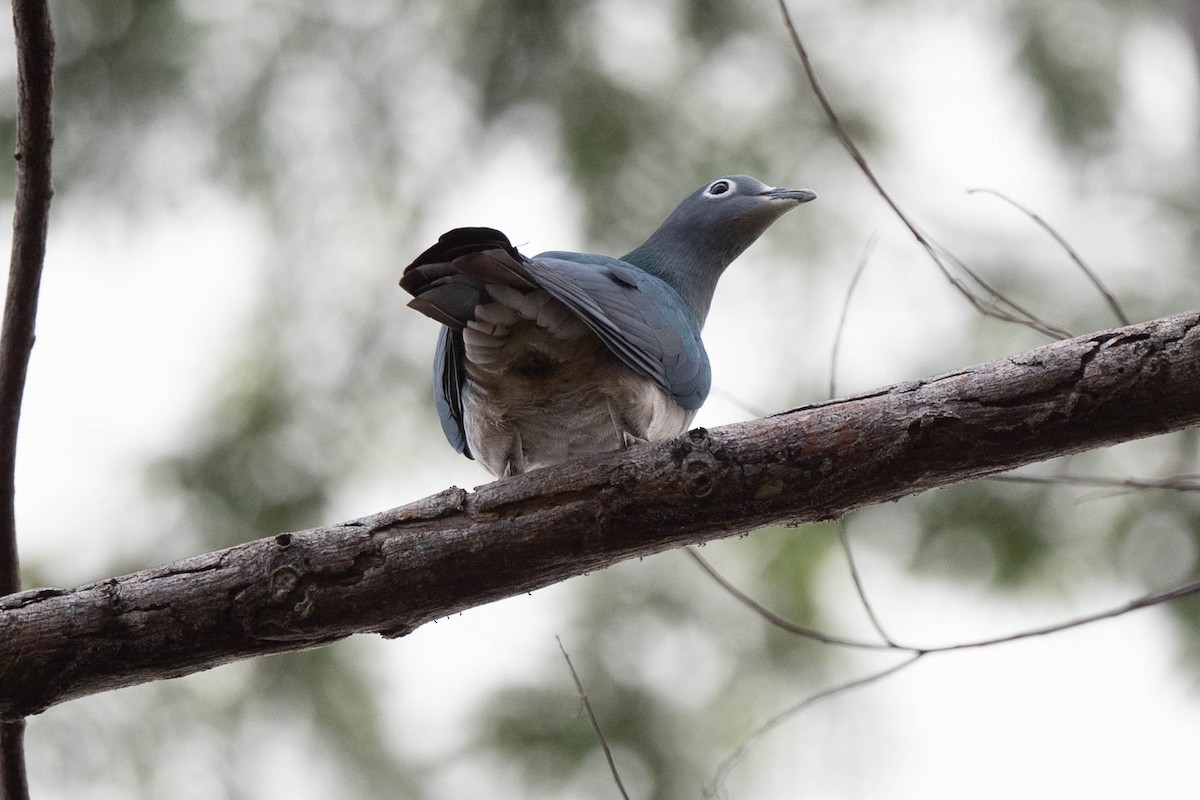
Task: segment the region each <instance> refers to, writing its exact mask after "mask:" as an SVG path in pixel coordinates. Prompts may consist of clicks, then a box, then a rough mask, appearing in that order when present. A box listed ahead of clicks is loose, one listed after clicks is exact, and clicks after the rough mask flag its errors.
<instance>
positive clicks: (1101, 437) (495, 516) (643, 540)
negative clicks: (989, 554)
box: [0, 312, 1200, 718]
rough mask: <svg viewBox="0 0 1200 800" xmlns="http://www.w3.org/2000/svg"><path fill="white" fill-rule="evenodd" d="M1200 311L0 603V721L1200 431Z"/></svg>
mask: <svg viewBox="0 0 1200 800" xmlns="http://www.w3.org/2000/svg"><path fill="white" fill-rule="evenodd" d="M1198 387H1200V312H1191V313H1186V314H1180V315H1177V316H1173V317H1168V318H1165V319H1161V320H1156V321H1153V322H1147V323H1142V324H1139V325H1132V326H1129V327H1126V328H1121V329H1117V330H1112V331H1105V332H1100V333H1095V334H1091V335H1089V336H1084V337H1080V338H1077V339H1070V340H1064V341H1061V342H1055V343H1053V344H1050V345H1047V346H1044V347H1040V348H1038V349H1036V350H1032V351H1030V352H1027V353H1022V354H1020V355H1016V356H1011V357H1008V358H1004V359H1000V360H998V361H993V362H990V363H987V364H982V365H978V366H974V367H970V368H967V369H963V370H960V371H957V372H952V373H948V374H946V375H941V376H938V377H935V378H930V379H928V380H923V381H915V382H912V383H906V384H901V385H898V386H893V387H890V388H886V389H881V390H879V391H876V392H872V393H870V394H865V395H862V396H859V397H853V398H849V399H844V400H837V401H832V402H827V403H821V404H819V405H815V406H809V407H805V408H801V409H797V410H794V411H790V412H788V413H785V414H780V415H778V416H774V417H770V418H767V419H762V420H756V421H753V422H747V423H742V424H738V425H730V426H727V427H723V428H719V429H715V430H708V431H706V430H702V429H698V430H695V431H692V432H690V433H688V434H686V435H685V436H682V437H680V438H678V439H675V440H672V441H669V442H662V443H658V444H652V445H644V446H640V447H635V448H632V449H631V450H629V451H626V452H624V453H612V454H606V455H601V456H596V457H594V458H590V459H586V460H581V461H577V462H572V463H569V464H564V465H562V466H560V467H557V468H554V469H547V470H538V471H535V472H532V473H529V474H527V475H522V476H518V477H515V478H510V479H507V480H502V481H497V482H495V483H491V484H487V485H485V486H482V487H479V488H478V489H476V490H475V491H474V492H467V491H464V490H461V489H457V488H451V489H448V490H446V491H444V492H442V493H440V494H437V495H434V496H432V497H427V498H425V499H423V500H420V501H418V502H416V503H413V504H411V505H408V506H404V507H401V508H397V509H393V510H391V511H385V512H383V513H380V514H376V515H374V516H370V517H366V518H363V519H359V520H354V521H351V522H345V523H342V524H339V525H331V526H328V527H323V528H317V529H313V530H308V531H301V532H297V533H284V534H280V535H278V536H275V537H273V538H269V539H260V540H258V541H252V542H248V543H246V544H242V545H238V546H236V547H232V548H229V549H227V550H222V551H219V552H215V553H208V554H205V555H199V556H195V557H193V558H188V559H184V560H182V561H177V562H175V563H172V564H167V565H165V566H161V567H157V568H155V569H149V570H144V571H142V572H138V573H135V574H132V575H126V576H124V577H120V578H112V579H109V580H105V581H100V582H98V583H94V584H90V585H87V586H82V587H80V588H77V589H73V590H61V589H39V590H32V591H26V592H23V593H20V594H16V595H12V596H10V597H7V598H0V642H2V643H3V647H2V649H0V715H3V716H5V717H10V718H13V717H17V716H20V715H22V714H30V713H36V712H38V711H41V710H42V709H44V708H46V707H47V706H50V705H52V704H54V703H59V702H62V701H64V700H68V699H71V698H74V697H79V696H82V695H86V694H90V693H93V692H99V691H104V690H107V689H113V688H117V687H120V686H128V685H130V684H134V683H139V682H143V681H149V680H155V679H160V678H168V677H175V676H179V675H186V674H189V673H192V672H197V671H199V670H203V669H208V668H210V667H213V666H216V665H218V664H222V663H226V662H229V661H233V660H235V659H241V658H248V657H251V656H256V655H263V654H266V653H278V652H283V651H289V650H300V649H304V648H310V647H317V646H320V645H323V644H326V643H328V642H332V641H335V640H338V639H341V638H343V637H346V636H349V635H351V634H354V633H363V632H378V633H382V634H384V635H386V636H400V635H403V634H405V633H408V632H410V631H412V630H413V629H415V628H416V627H417V626H419V625H421V624H423V623H425V622H429V621H430V620H434V619H438V618H440V617H445V616H447V615H449V614H454V613H456V612H459V611H463V610H465V609H468V608H471V607H473V606H477V605H481V604H483V603H487V602H490V601H492V600H497V599H500V598H503V597H509V596H512V595H516V594H519V593H523V592H529V591H532V590H534V589H538V588H540V587H543V586H547V585H549V584H552V583H555V582H557V581H561V580H563V579H565V578H568V577H571V576H574V575H580V574H583V573H585V572H589V571H592V570H596V569H601V568H603V567H606V566H609V565H610V564H614V563H616V562H618V561H621V560H623V559H628V558H634V557H637V556H644V555H649V554H651V553H656V552H659V551H662V550H666V549H668V548H673V547H678V546H681V545H685V544H694V543H697V542H703V541H706V540H709V539H715V538H720V537H726V536H732V535H736V534H741V533H745V532H748V531H751V530H754V529H755V528H759V527H762V526H764V525H769V524H779V523H784V524H798V523H803V522H809V521H815V520H823V519H830V518H835V517H838V516H840V515H842V514H844V513H846V512H847V511H849V510H851V509H854V508H858V507H860V506H863V505H867V504H872V503H879V502H884V501H887V500H895V499H897V498H900V497H904V496H906V495H911V494H915V493H918V492H921V491H924V490H926V489H931V488H934V487H938V486H945V485H948V484H952V483H957V482H960V481H965V480H969V479H972V478H978V477H981V476H985V475H989V474H992V473H996V472H1000V471H1003V470H1007V469H1011V468H1013V467H1016V466H1020V465H1022V464H1027V463H1030V462H1034V461H1039V460H1043V459H1046V458H1051V457H1053V456H1059V455H1066V454H1069V453H1075V452H1078V451H1082V450H1086V449H1090V448H1096V447H1102V446H1105V445H1110V444H1114V443H1117V442H1121V441H1126V440H1130V439H1135V438H1139V437H1143V436H1148V435H1152V434H1158V433H1166V432H1168V431H1172V430H1178V429H1181V428H1184V427H1188V426H1192V425H1195V424H1196V423H1197V422H1198V421H1200V391H1198Z"/></svg>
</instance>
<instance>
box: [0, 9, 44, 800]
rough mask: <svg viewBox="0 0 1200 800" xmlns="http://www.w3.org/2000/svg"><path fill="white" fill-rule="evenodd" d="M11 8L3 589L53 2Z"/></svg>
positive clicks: (32, 293) (7, 738) (0, 333)
mask: <svg viewBox="0 0 1200 800" xmlns="http://www.w3.org/2000/svg"><path fill="white" fill-rule="evenodd" d="M12 10H13V29H14V33H15V37H16V44H17V141H16V150H15V152H14V156H15V158H16V160H17V189H16V210H15V213H14V216H13V242H12V257H11V261H10V263H9V271H8V292H7V294H6V296H5V299H4V318H3V322H2V323H0V594H8V593H10V592H15V591H16V590H17V589H19V588H20V587H21V569H20V559H19V558H18V556H17V521H16V508H15V500H16V483H15V475H16V463H17V426H18V423H19V421H20V418H21V398H22V396H23V395H24V393H25V376H26V374H27V373H28V371H29V357H30V354H31V352H32V351H33V333H34V321H35V320H36V318H37V304H38V292H39V289H40V287H41V281H42V264H43V262H44V261H45V257H46V230H47V226H48V224H49V219H50V198H51V196H52V195H53V187H52V184H51V179H50V149H51V146H52V144H53V141H54V135H53V127H52V124H51V122H52V116H51V99H52V97H53V77H54V32H53V30H52V29H51V26H50V9H49V8H48V6H47V3H46V0H13V4H12ZM24 732H25V723H24V721H23V720H20V719H14V720H10V721H7V722H2V723H0V790H2V791H0V794H2V795H3V797H5V798H7V799H8V800H24V799H25V798H28V797H29V786H28V781H27V779H26V775H25V753H24Z"/></svg>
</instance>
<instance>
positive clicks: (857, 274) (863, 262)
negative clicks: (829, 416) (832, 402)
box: [829, 233, 879, 399]
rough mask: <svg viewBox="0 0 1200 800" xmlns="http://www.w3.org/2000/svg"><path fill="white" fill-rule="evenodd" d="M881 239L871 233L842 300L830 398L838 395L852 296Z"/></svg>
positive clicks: (831, 360) (831, 361)
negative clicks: (840, 357) (839, 365)
mask: <svg viewBox="0 0 1200 800" xmlns="http://www.w3.org/2000/svg"><path fill="white" fill-rule="evenodd" d="M878 241H879V234H875V233H873V234H871V238H870V239H868V240H867V246H866V247H864V248H863V253H862V256H861V257H860V258H859V259H858V267H856V268H855V270H854V275H853V276H852V277H851V278H850V285H849V286H847V287H846V297H845V299H844V300H842V313H841V315H840V316H839V317H838V324H837V331H835V332H834V334H833V349H832V350H831V351H830V353H829V397H830V399H832V398H834V397H837V359H838V350H840V349H841V346H842V331H843V330H845V328H846V315H847V314H849V312H850V298H852V297H853V296H854V289H855V287H856V286H858V279H859V278H861V277H862V274H863V271H864V270H866V268H867V262H868V261H870V260H871V253H872V252H874V250H875V243H876V242H878Z"/></svg>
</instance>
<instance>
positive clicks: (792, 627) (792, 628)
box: [684, 547, 896, 650]
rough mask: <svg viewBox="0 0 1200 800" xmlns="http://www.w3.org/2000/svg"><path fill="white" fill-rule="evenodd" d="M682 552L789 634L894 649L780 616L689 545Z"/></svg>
mask: <svg viewBox="0 0 1200 800" xmlns="http://www.w3.org/2000/svg"><path fill="white" fill-rule="evenodd" d="M684 552H685V553H687V554H688V555H689V556H691V558H692V560H693V561H695V562H696V564H697V565H699V567H700V569H702V570H704V572H705V573H707V575H708V577H710V578H712V579H713V581H715V582H716V584H717V585H718V586H720V587H721V588H722V589H724V590H725V592H726V593H727V594H728V595H729V596H730V597H732V598H733V599H735V600H737V601H738V602H739V603H741V604H742V605H744V606H746V607H747V608H749V609H750V610H751V611H753V612H754V613H755V614H757V615H758V616H760V617H762V618H763V619H764V620H766V621H767V622H769V623H771V624H772V625H774V626H775V627H776V628H779V629H781V630H784V631H787V632H788V633H791V634H795V635H796V636H801V637H803V638H805V639H812V640H813V641H814V642H820V643H821V644H832V645H837V646H839V647H853V648H857V649H859V650H895V649H896V646H895V645H893V644H892V643H891V642H887V643H884V642H864V641H861V640H859V639H847V638H844V637H842V636H832V635H830V634H828V633H823V632H821V631H819V630H817V629H816V628H809V627H807V626H805V625H799V624H797V623H795V622H792V621H791V620H789V619H786V618H784V617H781V616H779V615H778V614H776V613H775V612H774V611H772V610H771V609H769V608H767V607H766V606H764V605H763V604H762V603H760V602H758V601H757V600H755V599H754V598H752V597H750V595H748V594H746V593H745V592H743V591H742V590H741V589H739V588H737V587H736V586H734V585H733V584H732V583H730V582H729V581H728V580H727V579H726V578H725V576H724V575H722V574H721V573H720V572H718V571H717V569H716V567H714V566H713V565H712V564H710V563H708V560H707V559H706V558H704V556H702V555H700V554H699V553H697V552H696V551H695V550H693V549H692V548H690V547H689V548H686V549H685V550H684ZM885 638H886V637H885Z"/></svg>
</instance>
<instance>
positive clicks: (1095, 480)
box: [988, 475, 1200, 492]
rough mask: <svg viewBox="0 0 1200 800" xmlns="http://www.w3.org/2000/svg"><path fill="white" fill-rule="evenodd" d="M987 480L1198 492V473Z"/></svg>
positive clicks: (1199, 482) (1057, 476) (992, 478)
mask: <svg viewBox="0 0 1200 800" xmlns="http://www.w3.org/2000/svg"><path fill="white" fill-rule="evenodd" d="M988 480H992V481H1001V482H1005V483H1051V484H1061V485H1066V486H1094V487H1097V488H1101V489H1128V490H1130V491H1144V490H1151V489H1161V490H1164V491H1170V492H1200V475H1172V476H1171V477H1169V478H1105V477H1101V476H1090V475H993V476H991V477H990V478H988Z"/></svg>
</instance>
